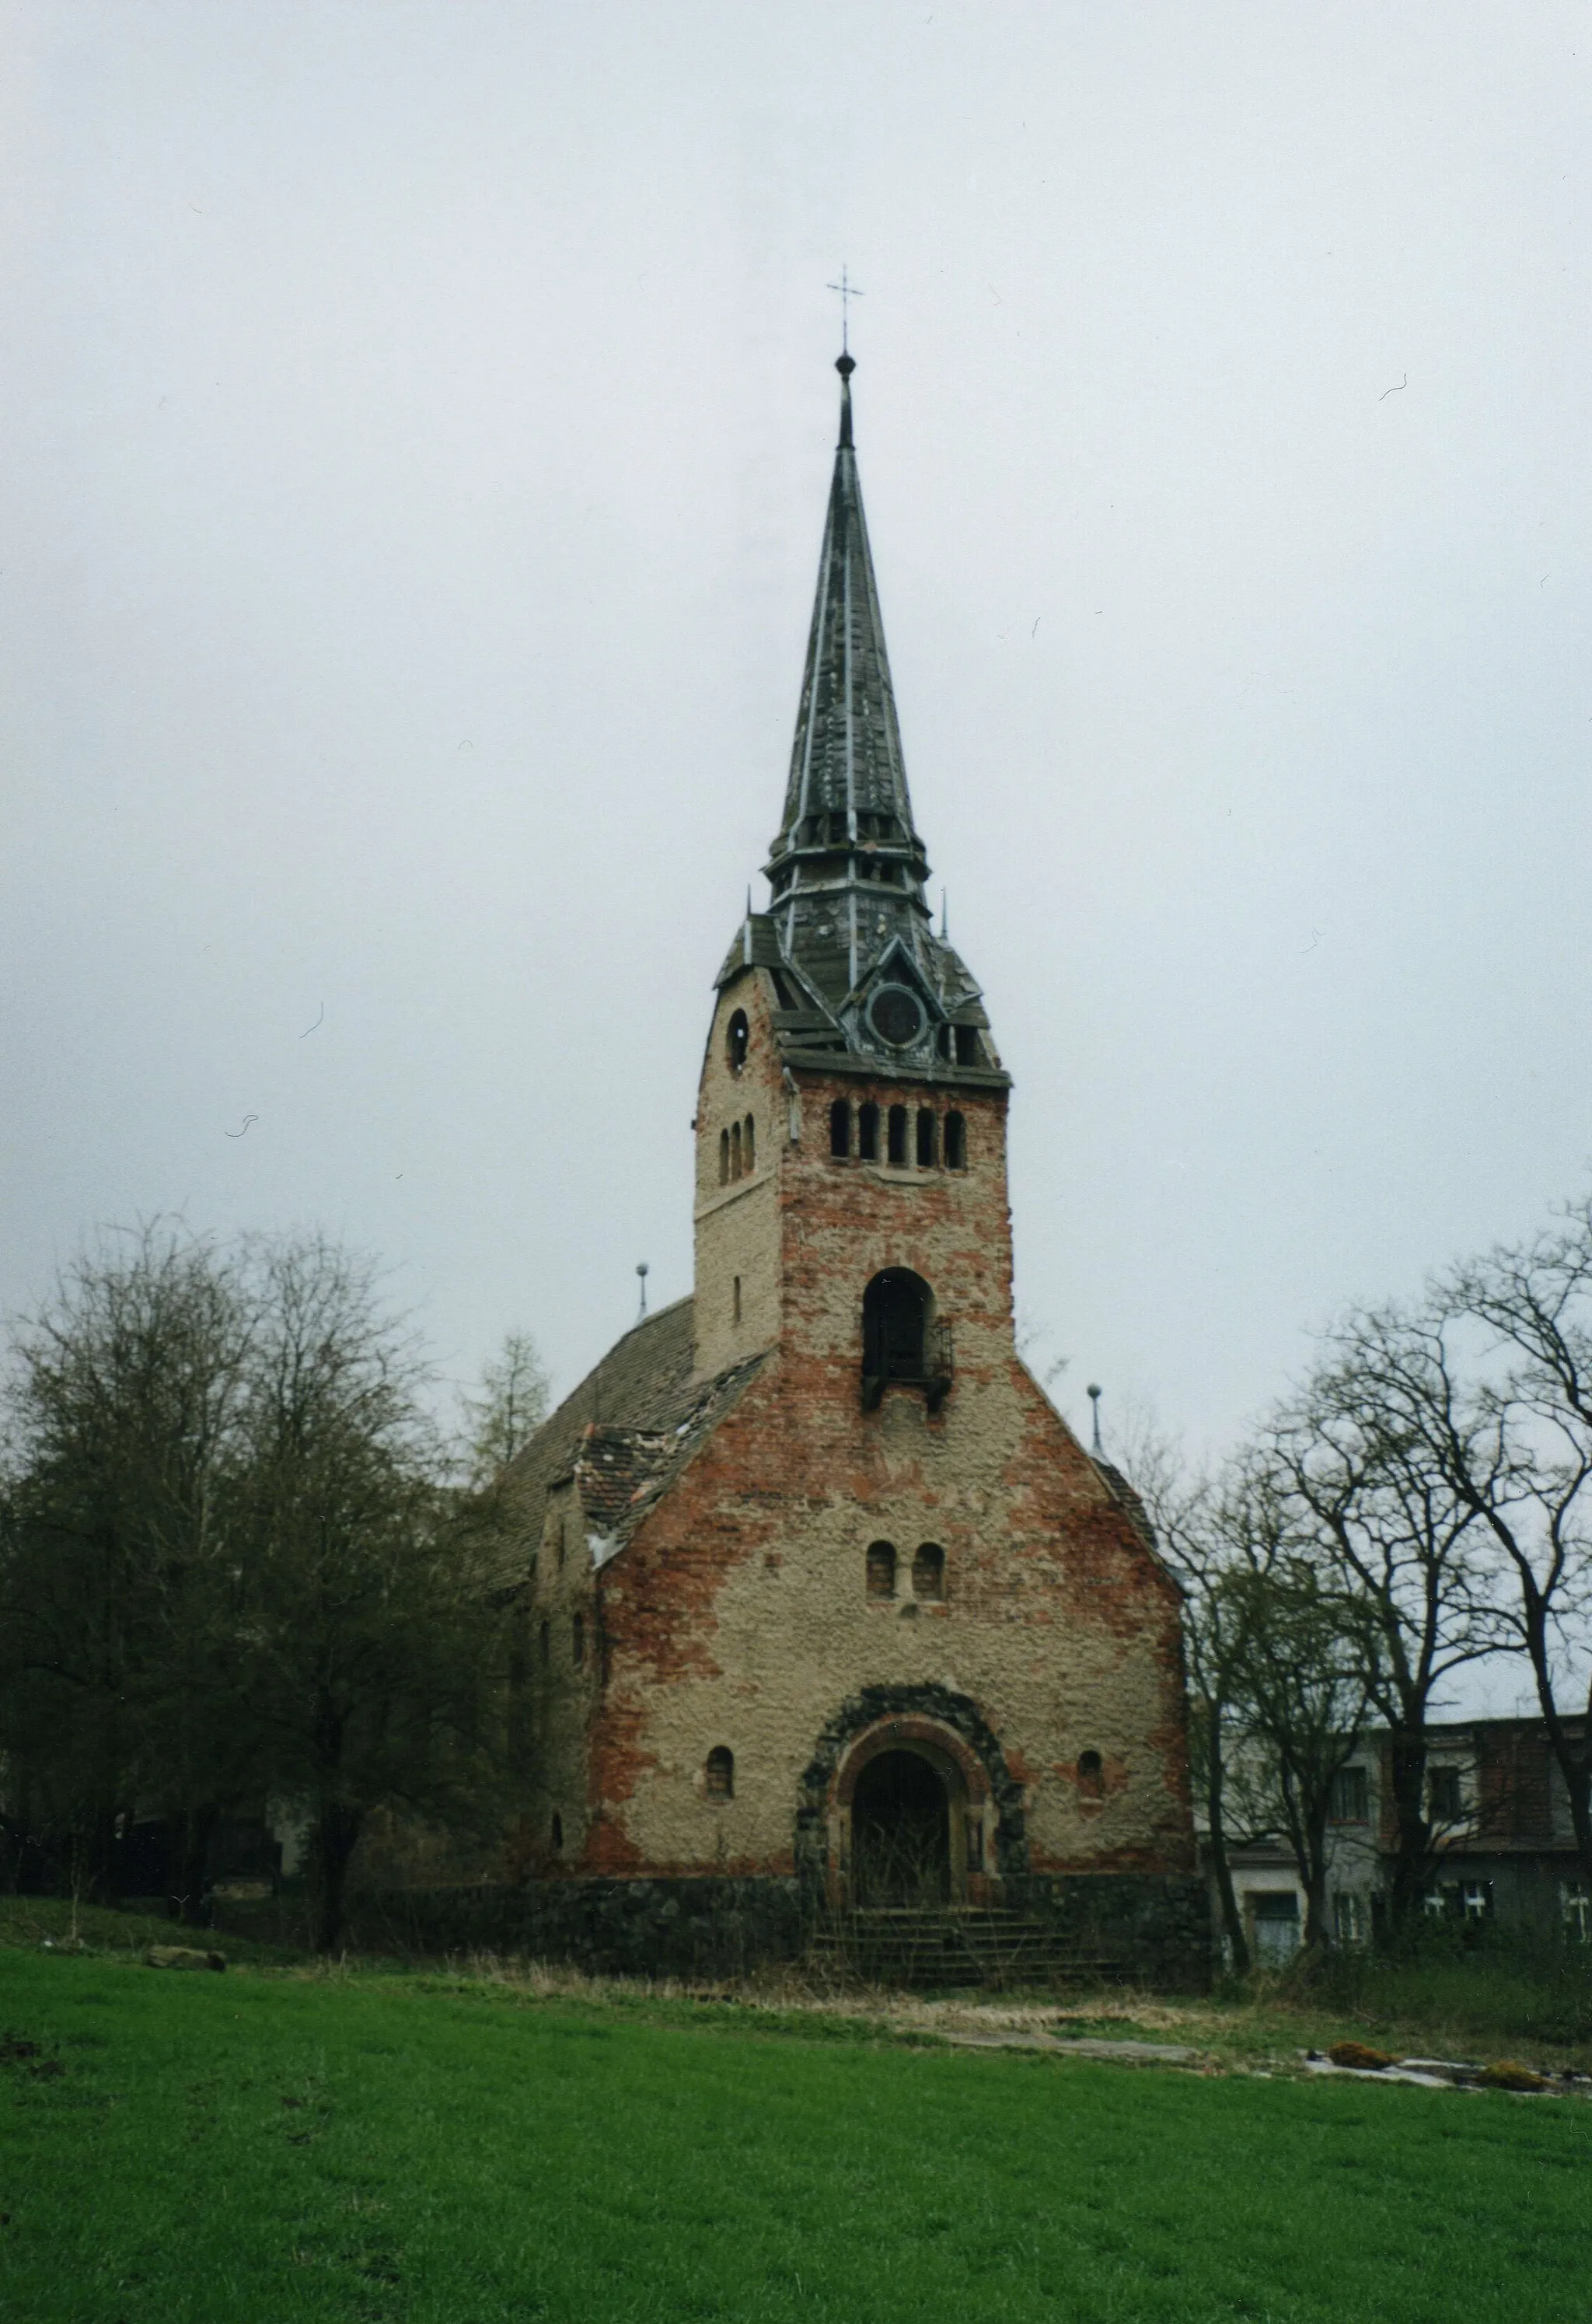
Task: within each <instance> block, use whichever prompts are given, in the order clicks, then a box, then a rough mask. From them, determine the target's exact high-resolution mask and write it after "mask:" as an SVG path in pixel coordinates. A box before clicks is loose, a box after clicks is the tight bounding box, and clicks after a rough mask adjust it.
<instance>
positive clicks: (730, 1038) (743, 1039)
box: [724, 1009, 751, 1074]
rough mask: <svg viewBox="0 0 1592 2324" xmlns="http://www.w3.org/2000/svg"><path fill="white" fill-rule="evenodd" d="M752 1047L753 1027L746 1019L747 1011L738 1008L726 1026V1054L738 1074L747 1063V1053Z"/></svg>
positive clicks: (731, 1068)
mask: <svg viewBox="0 0 1592 2324" xmlns="http://www.w3.org/2000/svg"><path fill="white" fill-rule="evenodd" d="M750 1047H751V1027H750V1025H749V1024H748V1023H747V1021H746V1011H745V1010H744V1009H738V1010H736V1011H735V1014H734V1016H733V1017H732V1018H731V1019H730V1022H729V1023H728V1025H726V1026H725V1028H724V1055H725V1056H726V1057H727V1058H728V1059H729V1061H730V1070H731V1072H732V1074H738V1073H739V1072H740V1071H741V1066H742V1065H745V1063H746V1053H747V1051H748V1050H749V1049H750Z"/></svg>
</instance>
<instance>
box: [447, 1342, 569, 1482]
mask: <svg viewBox="0 0 1592 2324" xmlns="http://www.w3.org/2000/svg"><path fill="white" fill-rule="evenodd" d="M548 1386H549V1382H548V1374H547V1371H546V1369H544V1367H543V1364H542V1361H541V1358H540V1357H539V1355H538V1352H537V1345H536V1342H535V1341H534V1340H533V1339H532V1338H531V1336H530V1334H529V1332H511V1333H509V1334H508V1336H507V1337H506V1338H505V1340H504V1342H503V1344H502V1351H501V1352H500V1353H499V1354H498V1355H497V1356H496V1357H494V1358H493V1360H492V1361H491V1362H490V1363H488V1364H485V1365H483V1368H482V1374H481V1388H480V1392H479V1393H478V1394H477V1395H474V1396H463V1397H460V1399H459V1401H460V1403H461V1405H462V1406H463V1407H464V1413H465V1433H466V1446H467V1450H466V1455H465V1467H466V1470H467V1471H468V1475H469V1479H470V1482H471V1483H472V1484H473V1485H474V1486H475V1487H476V1488H477V1489H483V1488H485V1487H486V1486H488V1485H490V1484H491V1483H492V1480H493V1479H494V1478H495V1477H496V1476H497V1475H498V1473H499V1471H502V1470H503V1469H506V1468H507V1467H508V1465H509V1463H510V1462H511V1460H512V1459H513V1458H514V1455H515V1454H516V1453H517V1452H520V1450H521V1449H522V1447H523V1446H524V1445H526V1444H528V1443H529V1441H530V1439H531V1437H532V1436H534V1435H535V1434H536V1432H537V1430H538V1428H539V1427H540V1426H541V1425H542V1422H543V1421H544V1420H545V1419H546V1418H547V1416H548Z"/></svg>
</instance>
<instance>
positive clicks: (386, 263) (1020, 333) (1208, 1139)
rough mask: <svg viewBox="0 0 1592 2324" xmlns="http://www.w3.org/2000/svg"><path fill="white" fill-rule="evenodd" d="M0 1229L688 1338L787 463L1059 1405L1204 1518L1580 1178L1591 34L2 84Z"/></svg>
mask: <svg viewBox="0 0 1592 2324" xmlns="http://www.w3.org/2000/svg"><path fill="white" fill-rule="evenodd" d="M3 29H4V42H5V55H6V60H7V73H8V78H7V81H6V84H5V96H4V117H3V118H0V152H3V154H4V157H5V158H4V161H3V163H0V167H3V169H4V171H5V183H4V191H5V210H4V228H3V232H4V245H3V248H4V262H5V282H4V311H5V321H4V325H3V329H4V335H5V347H4V373H5V380H4V395H5V405H4V413H3V435H0V441H3V443H4V453H3V455H0V457H3V459H4V465H5V504H4V509H3V511H0V522H3V526H4V536H5V549H4V558H3V570H0V608H3V614H4V624H3V626H4V657H5V659H4V677H3V681H0V684H3V692H4V705H3V715H4V751H5V769H6V772H5V790H6V799H7V805H6V811H5V848H4V856H5V874H4V876H5V894H4V898H3V899H0V901H3V913H4V919H3V927H0V944H3V946H4V952H3V955H0V959H3V973H4V978H5V1006H6V1010H7V1022H8V1034H7V1040H8V1054H7V1057H6V1062H5V1092H6V1094H5V1114H4V1133H3V1134H4V1140H5V1170H6V1195H5V1200H6V1211H7V1224H8V1231H7V1233H6V1236H5V1245H4V1253H3V1272H0V1303H3V1304H4V1305H5V1307H6V1308H7V1309H9V1310H13V1311H14V1310H16V1309H18V1308H26V1307H27V1306H29V1305H32V1304H34V1303H36V1302H37V1301H38V1300H39V1299H40V1298H41V1296H43V1295H44V1294H45V1293H46V1291H47V1289H48V1286H49V1284H50V1281H51V1276H52V1272H53V1269H54V1268H55V1267H56V1266H57V1265H58V1264H59V1263H60V1261H62V1260H63V1259H68V1258H69V1257H70V1256H71V1254H72V1252H73V1251H74V1250H76V1249H77V1247H78V1244H79V1242H80V1240H81V1239H82V1238H83V1237H84V1236H85V1235H86V1234H87V1233H88V1232H90V1231H92V1230H93V1229H94V1227H95V1226H96V1224H97V1222H102V1221H126V1220H130V1219H133V1218H134V1217H136V1216H138V1215H140V1214H148V1213H156V1212H163V1211H172V1210H177V1211H180V1212H181V1213H184V1214H185V1215H186V1216H187V1218H188V1219H189V1221H190V1222H192V1224H193V1225H195V1226H196V1227H199V1228H207V1229H208V1228H214V1229H216V1230H219V1231H231V1230H233V1229H235V1228H239V1227H267V1228H274V1227H285V1226H291V1225H296V1224H310V1223H314V1224H318V1225H323V1226H325V1227H327V1228H329V1229H330V1230H332V1231H335V1232H336V1233H339V1234H343V1235H345V1236H347V1237H348V1238H350V1239H352V1240H354V1241H356V1242H358V1243H360V1244H362V1245H365V1246H367V1247H370V1248H373V1249H374V1250H377V1251H379V1252H380V1253H381V1254H382V1256H383V1258H384V1259H385V1260H386V1261H387V1262H389V1264H390V1266H391V1270H392V1277H391V1280H392V1288H393V1294H394V1296H395V1297H396V1298H397V1299H399V1300H400V1302H401V1303H403V1304H406V1305H410V1306H411V1307H412V1308H414V1309H415V1310H416V1311H417V1313H418V1314H419V1319H420V1321H421V1322H422V1323H424V1325H425V1326H426V1328H427V1330H428V1333H430V1335H431V1337H432V1339H433V1341H434V1342H435V1345H436V1348H437V1352H438V1356H439V1359H440V1361H441V1364H442V1367H443V1369H444V1372H445V1373H446V1375H447V1376H448V1377H449V1378H450V1379H459V1380H465V1379H469V1377H470V1376H471V1375H472V1374H474V1372H475V1370H476V1369H477V1368H478V1367H479V1365H480V1363H481V1362H482V1360H483V1359H484V1358H485V1357H487V1356H488V1355H489V1354H490V1353H491V1352H492V1351H493V1349H494V1348H495V1346H496V1344H497V1343H498V1342H500V1341H501V1339H502V1335H503V1333H505V1332H507V1331H509V1330H511V1329H512V1328H515V1327H522V1328H529V1330H530V1331H531V1332H532V1333H534V1334H535V1335H536V1337H537V1339H538V1342H540V1344H541V1346H542V1348H543V1350H544V1351H545V1353H546V1355H547V1357H548V1360H549V1361H550V1363H551V1365H552V1367H553V1369H554V1372H555V1375H556V1379H557V1384H558V1386H559V1387H560V1388H566V1387H567V1386H569V1385H570V1384H571V1383H572V1382H573V1381H574V1379H575V1378H577V1377H578V1375H579V1374H580V1373H581V1371H582V1370H584V1368H585V1367H586V1366H587V1365H589V1364H590V1363H591V1362H592V1361H593V1360H594V1358H595V1357H596V1356H597V1355H598V1354H599V1353H600V1352H601V1351H602V1350H603V1347H604V1346H605V1345H606V1344H607V1343H608V1342H609V1341H610V1340H612V1338H613V1337H614V1335H615V1334H616V1333H618V1332H620V1331H621V1330H622V1329H624V1328H625V1327H626V1326H627V1325H628V1324H629V1323H630V1321H631V1320H632V1318H633V1315H634V1312H635V1301H636V1277H635V1273H634V1268H635V1265H636V1262H637V1261H638V1260H640V1259H646V1260H648V1261H649V1263H650V1267H651V1277H650V1285H651V1291H652V1295H653V1297H654V1300H655V1301H656V1302H662V1301H665V1300H667V1299H670V1298H673V1297H676V1296H679V1295H680V1294H682V1293H684V1292H686V1291H687V1290H688V1289H689V1288H690V1282H691V1226H690V1187H691V1179H690V1146H691V1140H690V1134H689V1130H688V1127H687V1125H688V1123H689V1120H690V1118H691V1113H692V1110H693V1100H694V1095H695V1078H696V1073H697V1067H698V1063H699V1059H700V1054H701V1046H702V1041H703V1037H704V1029H705V1025H706V1019H707V1015H708V1010H709V1007H710V1001H711V991H710V985H711V979H712V977H713V973H714V971H715V969H716V967H717V965H718V963H719V961H720V959H721V958H722V954H723V952H724V949H725V946H726V945H727V943H728V941H729V939H730V937H731V936H732V933H733V931H734V929H735V927H736V925H737V923H738V920H739V918H740V915H741V909H742V906H743V899H744V895H745V890H746V885H747V882H748V881H749V880H752V881H754V892H755V895H756V897H757V899H758V900H759V902H760V901H761V899H762V898H763V896H764V894H765V893H766V890H764V887H763V884H762V882H761V881H760V879H759V878H758V877H757V873H758V867H759V864H760V863H761V862H762V861H763V860H764V856H765V853H766V851H767V844H768V839H769V837H770V835H771V834H772V833H773V831H774V829H775V827H776V825H777V823H778V814H779V807H780V801H781V796H782V789H783V783H784V778H785V770H786V761H787V754H788V749H789V735H790V728H791V724H792V720H793V716H794V713H795V708H796V691H797V685H798V680H799V678H800V672H801V659H802V653H803V649H804V645H805V631H806V622H807V616H808V611H809V606H810V602H811V595H812V588H813V583H814V574H815V569H816V560H817V554H818V544H819V537H820V532H821V529H822V523H823V514H824V494H825V490H826V485H827V479H828V473H829V466H830V461H831V457H832V447H833V438H834V412H835V385H836V383H835V379H834V374H833V370H832V369H831V368H830V365H831V364H832V362H833V356H834V355H835V354H836V352H837V351H838V341H839V328H838V325H839V318H838V314H837V311H836V301H835V300H834V299H833V296H832V295H831V294H830V293H829V291H827V290H826V288H825V286H826V284H827V283H828V282H829V281H831V280H832V279H833V277H835V276H836V275H837V274H838V272H839V270H840V267H841V265H842V262H844V263H846V264H847V265H849V267H850V268H851V273H852V275H853V276H854V278H855V280H856V281H858V282H859V283H860V284H861V286H862V288H863V291H864V293H865V296H864V297H863V298H862V299H861V300H860V301H859V302H858V303H857V306H856V308H855V309H854V323H853V331H852V346H853V350H854V352H855V354H856V355H857V356H858V359H859V363H860V369H859V372H858V375H857V380H856V400H857V412H858V442H859V451H860V463H861V473H862V478H863V485H864V490H865V493H866V496H867V503H868V510H869V518H870V528H871V531H872V537H873V546H874V552H875V558H876V562H877V566H878V571H879V586H880V592H881V596H882V602H883V607H884V615H885V622H886V629H887V633H888V640H889V646H890V651H891V656H892V659H893V664H894V669H895V676H896V685H897V696H898V700H899V705H900V712H901V724H902V730H903V735H904V740H905V745H906V760H907V767H908V772H909V776H910V779H911V783H912V788H913V796H914V800H915V804H916V810H917V819H918V823H919V825H920V828H921V829H922V831H923V832H924V834H925V837H926V839H927V841H928V844H929V849H930V853H931V857H932V859H933V862H934V888H935V890H936V893H937V891H938V889H939V887H940V885H941V883H942V882H943V884H944V885H945V886H946V887H947V888H948V890H949V891H950V916H951V931H952V937H953V939H954V940H955V942H956V943H957V945H958V946H959V947H960V948H961V950H962V952H963V954H964V955H965V956H966V958H967V960H968V961H969V963H970V964H971V967H972V969H973V972H974V973H975V974H976V975H978V976H979V977H980V979H981V980H982V982H983V983H984V986H985V990H986V995H987V999H988V1002H989V1010H990V1014H991V1017H992V1019H993V1022H994V1026H995V1029H996V1036H997V1038H998V1042H999V1045H1000V1047H1001V1050H1002V1052H1003V1055H1004V1057H1005V1060H1006V1062H1007V1064H1008V1066H1009V1067H1010V1069H1011V1071H1012V1073H1013V1074H1014V1076H1015V1079H1016V1089H1015V1092H1014V1097H1013V1116H1012V1157H1013V1160H1012V1194H1013V1203H1014V1208H1015V1213H1016V1231H1017V1303H1018V1308H1019V1312H1020V1314H1022V1315H1023V1316H1024V1317H1025V1318H1026V1319H1027V1320H1028V1321H1029V1323H1031V1324H1032V1326H1033V1327H1034V1329H1035V1332H1036V1333H1038V1334H1039V1335H1040V1337H1039V1340H1038V1342H1037V1352H1038V1357H1039V1360H1040V1361H1041V1362H1042V1363H1043V1362H1044V1361H1045V1360H1049V1359H1051V1358H1054V1357H1057V1356H1062V1355H1065V1356H1067V1357H1069V1358H1070V1359H1071V1365H1070V1369H1069V1370H1068V1371H1067V1373H1066V1374H1065V1376H1064V1377H1063V1379H1062V1380H1061V1382H1060V1384H1059V1388H1058V1389H1057V1394H1058V1397H1059V1399H1060V1401H1061V1402H1062V1403H1063V1406H1064V1407H1065V1408H1066V1409H1068V1410H1069V1411H1070V1412H1072V1414H1073V1416H1075V1418H1078V1419H1080V1423H1081V1420H1082V1416H1085V1415H1086V1412H1087V1406H1086V1400H1085V1398H1084V1396H1083V1392H1082V1391H1083V1388H1084V1385H1085V1384H1086V1383H1087V1382H1088V1381H1090V1380H1100V1381H1102V1382H1103V1383H1104V1384H1105V1387H1106V1391H1107V1405H1106V1412H1107V1417H1108V1421H1109V1418H1110V1416H1111V1414H1112V1412H1113V1411H1120V1410H1121V1409H1122V1408H1123V1406H1124V1403H1125V1400H1126V1399H1127V1397H1128V1396H1129V1395H1130V1394H1137V1395H1140V1396H1144V1397H1149V1398H1152V1399H1153V1400H1154V1402H1155V1405H1156V1406H1157V1407H1158V1408H1159V1410H1160V1413H1161V1414H1162V1416H1163V1417H1164V1420H1165V1421H1166V1422H1167V1423H1169V1424H1170V1425H1173V1426H1174V1427H1177V1428H1179V1429H1181V1430H1182V1431H1184V1432H1186V1434H1187V1436H1188V1438H1189V1441H1190V1443H1191V1444H1192V1445H1194V1446H1196V1447H1197V1446H1200V1445H1203V1444H1207V1443H1209V1444H1212V1445H1219V1444H1220V1443H1225V1442H1226V1441H1228V1440H1229V1438H1230V1437H1231V1436H1232V1435H1233V1434H1234V1432H1235V1431H1237V1430H1238V1429H1239V1428H1240V1427H1241V1426H1242V1425H1243V1423H1244V1421H1245V1420H1246V1418H1247V1416H1249V1415H1251V1414H1252V1413H1253V1412H1254V1411H1255V1410H1256V1408H1257V1407H1258V1406H1261V1405H1262V1404H1264V1402H1265V1400H1266V1399H1267V1398H1268V1397H1270V1396H1272V1395H1273V1394H1274V1393H1275V1391H1276V1390H1277V1389H1278V1388H1280V1387H1281V1386H1282V1385H1283V1384H1284V1381H1285V1379H1286V1378H1287V1376H1288V1375H1289V1373H1290V1372H1291V1371H1292V1370H1293V1369H1297V1367H1298V1366H1299V1365H1300V1364H1301V1362H1302V1360H1303V1359H1304V1357H1305V1354H1306V1352H1307V1350H1308V1339H1307V1332H1308V1328H1309V1327H1310V1326H1311V1324H1312V1323H1320V1322H1321V1321H1322V1320H1324V1319H1325V1318H1326V1317H1328V1316H1329V1315H1330V1314H1331V1312H1332V1311H1333V1310H1334V1309H1335V1308H1336V1307H1338V1306H1339V1305H1340V1304H1341V1303H1342V1302H1343V1301H1345V1300H1346V1299H1348V1298H1352V1297H1357V1296H1378V1295H1382V1294H1385V1293H1397V1292H1405V1291H1409V1290H1412V1289H1413V1288H1414V1287H1416V1286H1418V1284H1419V1282H1420V1280H1421V1278H1422V1275H1423V1273H1424V1272H1425V1270H1426V1269H1427V1268H1429V1267H1431V1266H1432V1265H1433V1264H1436V1263H1438V1262H1440V1261H1442V1260H1444V1259H1447V1258H1448V1257H1449V1256H1450V1255H1451V1254H1453V1253H1454V1252H1456V1251H1458V1250H1463V1249H1466V1248H1468V1247H1472V1246H1476V1245H1478V1244H1485V1243H1486V1242H1488V1241H1490V1240H1492V1239H1494V1238H1495V1237H1496V1236H1501V1235H1513V1234H1515V1233H1519V1232H1523V1231H1526V1230H1528V1229H1530V1228H1531V1227H1532V1226H1533V1225H1534V1224H1535V1223H1536V1222H1538V1221H1539V1220H1540V1219H1541V1217H1542V1216H1543V1214H1544V1213H1545V1212H1546V1211H1547V1210H1548V1208H1549V1206H1550V1205H1551V1203H1553V1202H1554V1201H1555V1200H1556V1199H1558V1198H1560V1197H1563V1196H1565V1195H1568V1194H1570V1193H1572V1192H1574V1191H1576V1190H1578V1188H1580V1187H1581V1186H1583V1185H1585V1183H1586V1176H1585V1174H1586V1169H1587V1161H1588V1157H1589V1155H1592V1122H1589V1120H1588V1101H1589V1095H1592V1090H1589V1084H1588V1076H1587V1065H1586V1056H1585V1051H1586V1042H1587V1024H1588V1000H1589V997H1592V996H1589V993H1588V982H1589V968H1592V947H1589V945H1588V942H1587V934H1588V931H1587V918H1588V910H1589V904H1588V881H1587V861H1588V857H1587V836H1588V835H1587V815H1588V808H1587V800H1588V788H1587V759H1588V752H1589V751H1592V668H1589V667H1588V659H1587V614H1588V610H1589V604H1588V601H1589V597H1592V587H1589V570H1588V556H1587V541H1588V514H1589V511H1588V484H1589V474H1588V455H1587V401H1588V397H1587V384H1588V382H1587V373H1588V355H1589V354H1592V284H1589V282H1588V224H1589V203H1588V195H1589V187H1592V138H1589V136H1588V120H1587V112H1588V104H1587V92H1588V87H1589V76H1592V18H1588V15H1587V12H1586V10H1585V9H1584V8H1581V7H1569V6H1562V7H1561V6H1557V5H1551V0H1539V5H1521V0H1507V4H1505V0H1499V5H1489V6H1477V5H1465V0H1445V4H1444V5H1440V6H1418V5H1400V4H1399V0H1376V5H1325V6H1320V5H1318V6H1304V5H1294V6H1284V7H1278V6H1277V5H1275V0H1260V5H1229V0H1201V5H1192V0H1181V4H1180V5H1172V0H1160V5H1154V4H1152V5H1132V0H1127V5H1121V0H1117V5H1111V6H1110V7H1107V8H1102V7H1100V6H1099V5H1076V6H1072V5H1058V0H1044V5H1035V6H1017V5H978V6H968V5H960V6H959V5H946V4H945V0H922V5H916V6H912V7H906V6H900V7H897V6H894V5H884V0H851V5H843V6H831V5H823V0H799V5H758V0H727V4H726V5H682V0H670V5H667V6H659V5H622V0H619V4H618V5H613V4H612V0H610V5H593V6H585V7H577V6H571V5H568V0H561V5H537V0H513V5H493V0H411V5H400V0H382V5H362V0H310V5H294V4H293V0H271V5H259V0H230V4H229V0H198V5H186V4H185V0H153V5H141V0H112V5H71V0H55V4H54V5H49V4H48V0H37V5H26V6H23V7H21V8H20V9H19V8H16V7H14V6H13V7H9V8H6V9H5V12H4V27H3Z"/></svg>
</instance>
